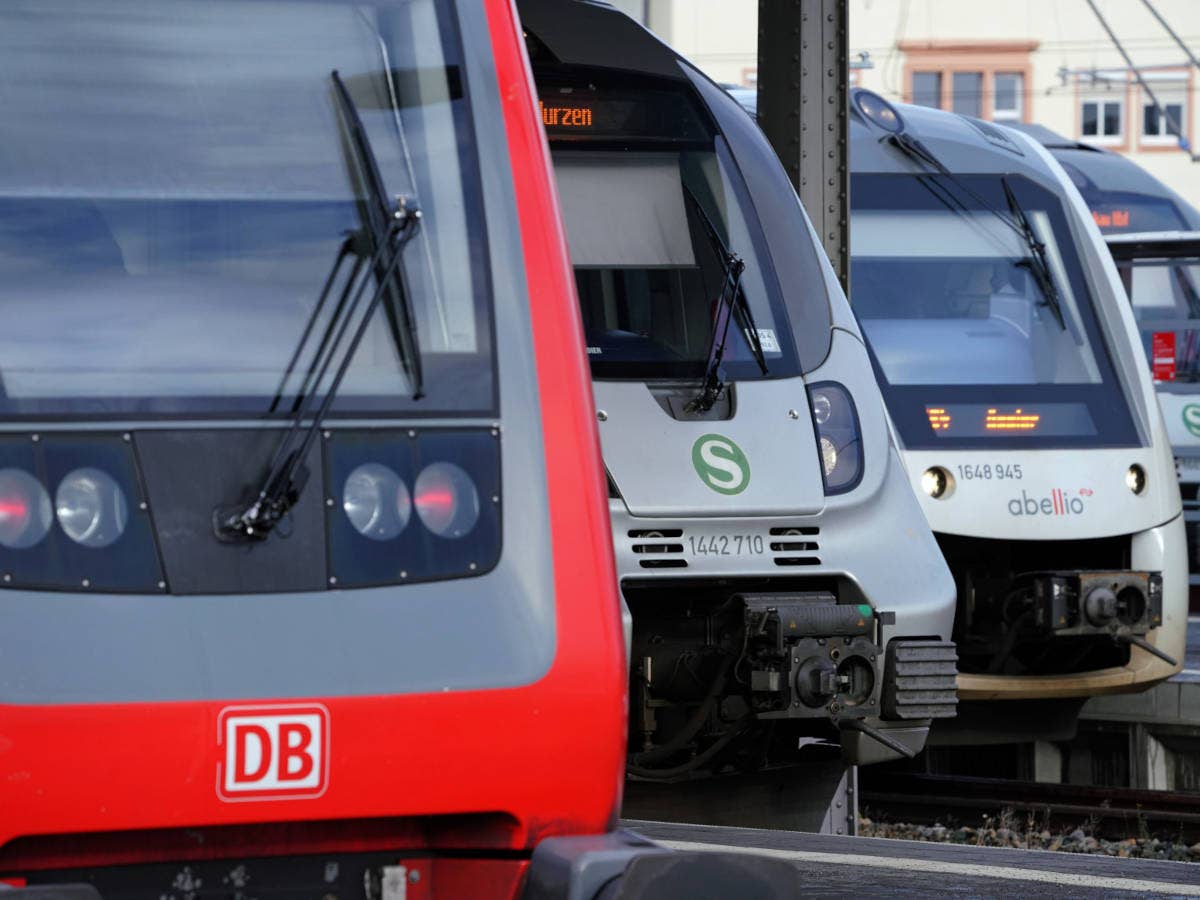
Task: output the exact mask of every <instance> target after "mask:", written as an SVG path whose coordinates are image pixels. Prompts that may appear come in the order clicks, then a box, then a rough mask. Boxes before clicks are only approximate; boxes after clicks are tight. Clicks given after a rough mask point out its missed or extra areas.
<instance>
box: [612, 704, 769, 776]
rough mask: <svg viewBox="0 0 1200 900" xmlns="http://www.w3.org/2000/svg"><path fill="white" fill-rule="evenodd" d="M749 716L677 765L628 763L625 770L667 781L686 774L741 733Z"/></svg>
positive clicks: (698, 766)
mask: <svg viewBox="0 0 1200 900" xmlns="http://www.w3.org/2000/svg"><path fill="white" fill-rule="evenodd" d="M749 718H752V717H750V716H747V717H746V718H745V719H741V720H739V721H738V723H737V724H736V725H734V727H733V728H731V729H730V730H729V731H727V732H725V733H724V734H723V735H721V736H720V737H719V738H717V739H716V740H715V741H713V742H712V744H710V745H709V746H708V748H707V749H706V750H705V751H704V752H703V753H697V754H696V755H695V756H693V757H692V758H691V759H689V760H688V761H687V762H685V763H681V764H680V765H678V766H672V767H671V768H669V769H647V768H644V767H642V766H635V765H629V766H626V767H625V771H626V772H627V773H628V774H630V775H636V776H637V777H638V778H646V779H649V780H656V781H667V780H670V779H672V778H678V777H679V776H680V775H686V774H688V773H689V772H692V771H694V770H696V769H698V768H700V767H701V766H702V765H704V764H705V763H706V762H708V761H709V760H710V759H712V758H713V757H714V756H716V755H717V754H718V753H720V752H721V751H722V750H724V749H725V746H726V745H727V744H728V743H729V742H730V741H732V740H733V739H734V738H735V737H737V736H738V735H739V734H741V733H742V729H740V728H739V727H738V726H740V725H741V724H742V723H743V722H745V721H747V719H749Z"/></svg>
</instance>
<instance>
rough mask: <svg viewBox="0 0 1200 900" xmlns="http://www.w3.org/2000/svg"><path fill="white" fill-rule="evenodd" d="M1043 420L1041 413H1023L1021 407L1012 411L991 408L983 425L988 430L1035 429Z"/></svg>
mask: <svg viewBox="0 0 1200 900" xmlns="http://www.w3.org/2000/svg"><path fill="white" fill-rule="evenodd" d="M1041 420H1042V417H1041V416H1040V415H1039V414H1037V413H1023V412H1021V410H1019V409H1018V410H1014V411H1013V412H1011V413H1001V412H997V411H996V410H994V409H989V410H988V411H987V415H986V416H985V417H984V420H983V427H984V428H985V429H986V430H988V431H1033V430H1034V429H1035V428H1037V427H1038V423H1039V422H1040V421H1041Z"/></svg>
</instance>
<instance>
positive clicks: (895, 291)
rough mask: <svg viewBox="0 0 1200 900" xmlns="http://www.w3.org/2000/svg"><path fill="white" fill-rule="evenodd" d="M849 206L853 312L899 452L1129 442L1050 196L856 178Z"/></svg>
mask: <svg viewBox="0 0 1200 900" xmlns="http://www.w3.org/2000/svg"><path fill="white" fill-rule="evenodd" d="M1005 182H1007V185H1008V188H1009V189H1010V190H1011V193H1012V196H1013V202H1014V203H1015V204H1016V205H1017V208H1018V209H1019V210H1020V212H1021V213H1023V214H1024V216H1025V218H1026V219H1027V220H1028V223H1029V226H1030V228H1031V229H1032V231H1033V235H1034V237H1035V238H1036V240H1037V241H1038V242H1040V243H1041V244H1042V245H1043V246H1044V253H1043V254H1042V257H1041V258H1043V259H1044V261H1045V266H1044V269H1042V268H1040V262H1039V258H1038V254H1037V253H1036V252H1035V251H1034V250H1033V248H1031V246H1030V244H1029V242H1027V241H1026V240H1025V238H1024V237H1023V235H1022V233H1021V230H1020V228H1018V227H1017V222H1018V216H1017V213H1016V212H1015V211H1013V210H1011V209H1010V205H1009V200H1008V197H1007V196H1006V192H1005ZM851 196H852V198H853V204H854V207H853V209H854V214H853V217H852V219H851V228H852V247H853V262H852V272H851V285H852V296H853V303H854V309H855V312H856V314H857V315H858V318H859V320H860V322H861V323H862V328H863V332H864V334H865V335H866V338H867V341H868V343H869V345H870V347H871V352H872V356H873V358H874V360H875V363H876V366H877V369H878V374H879V375H880V380H881V383H883V385H884V390H885V394H886V395H887V399H888V403H889V407H890V409H891V411H892V414H893V418H894V419H895V420H896V421H897V425H898V427H899V428H900V430H901V434H902V436H903V437H904V439H905V442H906V443H907V444H908V445H909V446H910V447H921V446H926V447H930V446H939V447H944V446H947V445H949V444H958V445H962V446H976V447H985V446H986V447H993V446H997V445H998V444H1000V443H1003V442H1008V443H1012V444H1015V445H1019V446H1080V445H1105V446H1110V445H1126V444H1129V443H1135V442H1136V434H1135V432H1134V428H1133V423H1132V420H1131V418H1130V415H1129V412H1128V408H1127V406H1126V404H1125V402H1124V399H1123V394H1122V391H1121V389H1120V387H1119V385H1118V383H1117V381H1116V375H1115V373H1114V371H1113V367H1112V365H1111V362H1110V360H1109V357H1108V351H1107V349H1106V347H1105V344H1104V341H1103V338H1102V336H1101V334H1100V331H1099V327H1098V324H1097V322H1096V316H1095V313H1094V310H1093V309H1092V299H1091V295H1090V291H1089V289H1088V286H1087V282H1086V280H1085V279H1084V277H1083V271H1082V268H1081V263H1080V260H1079V257H1078V255H1077V253H1076V251H1075V246H1074V244H1073V243H1072V239H1071V233H1070V231H1069V229H1068V226H1067V223H1066V220H1065V218H1064V214H1063V212H1062V208H1061V204H1060V203H1059V201H1058V199H1057V198H1056V197H1055V196H1054V195H1053V194H1051V193H1050V192H1048V191H1046V190H1044V189H1043V188H1041V187H1039V186H1037V185H1035V184H1033V183H1032V182H1030V181H1028V180H1026V179H1023V178H1013V177H1009V178H1007V179H1005V180H1003V181H1002V180H1001V179H1000V178H998V177H962V178H955V179H953V180H951V179H947V178H943V177H941V176H936V177H934V176H920V177H911V176H890V175H859V176H855V178H854V184H853V190H852V194H851ZM1046 281H1048V282H1049V284H1046V283H1045V282H1046Z"/></svg>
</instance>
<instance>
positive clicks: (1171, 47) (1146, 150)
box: [617, 0, 1200, 207]
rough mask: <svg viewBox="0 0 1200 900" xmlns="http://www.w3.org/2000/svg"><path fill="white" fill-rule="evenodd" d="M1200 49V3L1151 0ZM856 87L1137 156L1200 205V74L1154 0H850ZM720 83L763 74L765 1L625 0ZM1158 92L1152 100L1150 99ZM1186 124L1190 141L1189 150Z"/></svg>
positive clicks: (752, 81) (752, 80) (750, 80)
mask: <svg viewBox="0 0 1200 900" xmlns="http://www.w3.org/2000/svg"><path fill="white" fill-rule="evenodd" d="M1151 2H1152V5H1153V8H1154V9H1155V10H1156V11H1157V12H1158V13H1159V14H1160V15H1161V16H1162V18H1163V19H1165V20H1166V22H1167V23H1168V24H1169V25H1170V26H1171V28H1172V29H1174V31H1175V33H1176V34H1178V35H1179V36H1180V37H1181V38H1182V39H1183V41H1184V43H1185V45H1186V46H1187V47H1189V48H1191V50H1192V53H1193V54H1194V55H1196V56H1197V57H1200V0H1151ZM849 4H850V57H851V72H850V80H851V83H852V84H859V85H862V86H863V87H867V88H870V89H871V90H874V91H877V92H879V93H880V94H882V95H883V96H885V97H888V98H891V99H895V100H903V101H905V102H910V103H922V104H925V105H928V106H937V107H941V108H943V109H949V110H954V111H956V112H961V113H964V114H967V115H972V116H978V117H979V118H982V119H988V120H992V121H998V122H1005V121H1014V120H1015V121H1026V122H1037V123H1039V124H1041V125H1045V126H1046V127H1047V128H1050V129H1051V130H1053V131H1056V132H1058V133H1060V134H1063V135H1066V136H1068V137H1072V138H1078V139H1079V140H1083V141H1087V142H1089V143H1093V144H1099V145H1102V146H1105V147H1107V148H1109V149H1112V150H1115V151H1117V152H1120V153H1124V154H1127V155H1128V156H1130V157H1131V158H1132V159H1133V160H1135V161H1136V162H1137V163H1138V164H1139V165H1142V166H1144V167H1145V168H1146V169H1147V170H1149V171H1150V172H1151V173H1152V174H1154V175H1156V176H1157V177H1158V178H1160V179H1162V180H1163V181H1165V182H1166V183H1167V184H1169V185H1170V186H1171V187H1173V188H1174V189H1175V190H1177V191H1178V192H1179V193H1181V194H1182V195H1183V196H1184V197H1186V198H1187V199H1188V200H1190V201H1191V202H1192V203H1193V204H1194V205H1196V206H1198V207H1200V161H1195V162H1194V161H1193V160H1192V153H1194V152H1195V140H1194V138H1195V136H1196V130H1195V120H1196V117H1197V115H1200V103H1198V102H1197V96H1196V94H1197V86H1198V84H1200V70H1198V69H1197V67H1196V66H1195V65H1193V64H1192V63H1191V61H1190V60H1189V58H1188V55H1187V54H1186V53H1185V52H1184V50H1183V49H1181V48H1180V47H1179V45H1178V44H1176V43H1175V41H1174V40H1173V39H1172V38H1171V36H1170V34H1169V33H1168V32H1167V30H1166V29H1165V28H1164V27H1163V26H1162V25H1161V24H1160V23H1159V22H1158V21H1157V20H1156V19H1155V17H1154V15H1153V14H1152V13H1151V11H1150V10H1149V9H1148V8H1147V7H1146V5H1145V4H1144V3H1142V2H1136V0H1095V4H1096V7H1097V8H1098V9H1099V11H1100V14H1101V15H1102V16H1103V17H1104V18H1105V20H1106V21H1107V23H1108V25H1109V26H1110V27H1111V29H1112V31H1113V32H1114V33H1115V34H1116V36H1117V38H1118V40H1120V42H1121V44H1122V46H1123V47H1124V49H1125V51H1126V52H1127V53H1128V54H1129V57H1130V59H1131V61H1132V63H1133V65H1134V66H1135V67H1136V68H1137V71H1138V73H1140V75H1141V82H1139V80H1138V78H1137V77H1136V75H1135V73H1134V71H1133V70H1131V69H1130V67H1129V66H1128V65H1127V64H1126V62H1125V60H1124V59H1123V57H1122V55H1121V53H1120V51H1119V50H1118V49H1117V47H1116V46H1115V44H1114V43H1113V41H1112V40H1111V38H1110V37H1109V36H1108V34H1107V33H1106V32H1105V30H1104V28H1103V26H1102V25H1101V23H1100V21H1099V19H1098V18H1097V17H1096V15H1095V14H1094V13H1093V12H1092V9H1091V7H1090V6H1089V4H1088V2H1087V0H1009V2H1004V3H988V2H980V0H849ZM617 5H618V6H621V7H622V8H623V9H625V10H626V11H627V12H629V13H630V14H631V15H634V16H635V17H637V18H639V19H641V20H642V21H644V22H645V23H646V24H647V25H648V27H649V28H650V29H651V30H653V31H655V32H657V33H658V34H659V35H660V36H661V37H663V38H664V39H665V40H666V41H667V42H668V43H670V44H672V45H673V46H674V47H675V48H676V49H677V50H679V52H680V53H682V54H683V55H684V56H686V57H688V58H689V59H691V60H693V61H694V62H695V63H696V64H697V65H698V66H699V67H700V68H701V69H703V70H704V71H705V72H706V73H707V74H708V75H709V76H710V77H712V78H713V79H715V80H716V81H720V82H725V83H731V84H739V85H744V86H747V87H753V86H755V85H756V84H757V67H758V60H757V40H758V34H757V28H758V24H757V11H758V2H757V0H621V2H618V3H617ZM1151 95H1153V98H1154V100H1152V99H1151ZM1177 134H1181V135H1182V136H1183V138H1184V139H1185V141H1186V143H1187V145H1188V146H1189V147H1190V148H1191V149H1189V150H1181V149H1180V146H1179V140H1178V138H1177V136H1176V135H1177Z"/></svg>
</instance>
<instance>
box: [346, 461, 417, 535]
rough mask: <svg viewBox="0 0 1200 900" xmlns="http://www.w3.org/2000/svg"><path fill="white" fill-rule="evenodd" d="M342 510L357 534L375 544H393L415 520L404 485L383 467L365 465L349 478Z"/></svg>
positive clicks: (397, 476) (406, 488)
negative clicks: (394, 539) (409, 523)
mask: <svg viewBox="0 0 1200 900" xmlns="http://www.w3.org/2000/svg"><path fill="white" fill-rule="evenodd" d="M342 510H343V511H344V512H345V513H346V518H347V519H349V520H350V524H351V525H353V526H354V530H355V531H357V532H358V533H359V534H361V535H362V536H363V537H367V538H370V539H371V540H373V541H390V540H391V539H392V538H394V537H396V536H397V535H398V534H400V532H402V531H403V530H404V527H405V526H406V525H407V524H408V520H409V519H410V518H411V517H412V498H411V497H410V496H409V493H408V486H407V485H406V484H405V483H404V481H403V480H402V479H401V478H400V476H399V475H397V474H396V473H395V472H393V471H392V470H391V469H389V468H388V467H387V466H385V465H382V464H380V463H363V464H362V465H361V466H359V467H358V468H356V469H355V470H354V471H353V472H351V473H350V475H349V476H348V477H347V478H346V484H345V486H344V487H343V488H342Z"/></svg>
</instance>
